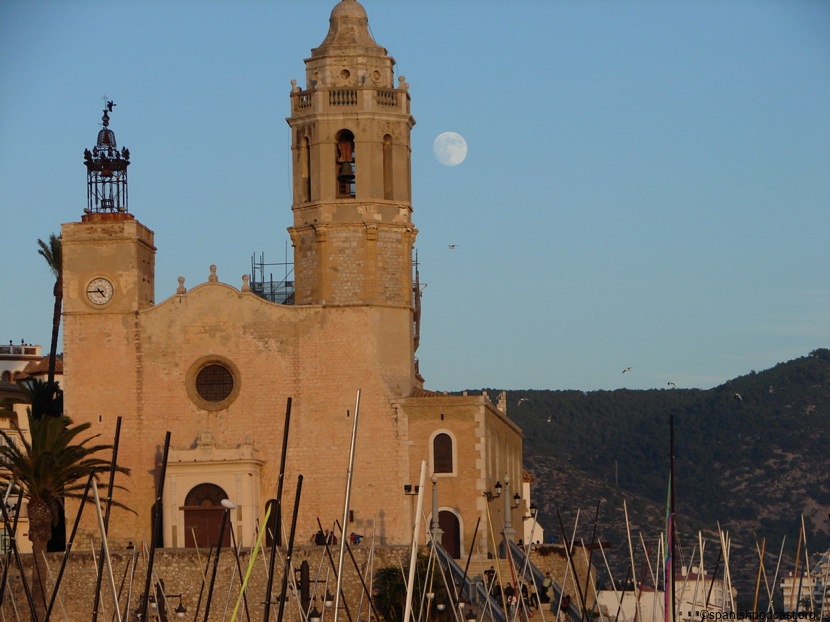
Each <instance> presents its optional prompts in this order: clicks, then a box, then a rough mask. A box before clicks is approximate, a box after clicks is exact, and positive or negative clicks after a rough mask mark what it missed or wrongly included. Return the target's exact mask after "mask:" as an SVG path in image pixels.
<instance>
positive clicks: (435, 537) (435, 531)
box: [430, 473, 444, 542]
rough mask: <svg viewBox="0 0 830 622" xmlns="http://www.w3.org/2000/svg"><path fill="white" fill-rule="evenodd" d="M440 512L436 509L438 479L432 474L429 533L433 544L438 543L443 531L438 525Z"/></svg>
mask: <svg viewBox="0 0 830 622" xmlns="http://www.w3.org/2000/svg"><path fill="white" fill-rule="evenodd" d="M440 514H441V510H440V509H439V507H438V478H437V477H436V475H435V473H433V474H432V524H431V525H430V533H431V534H432V541H433V542H440V541H441V536H443V535H444V531H443V530H442V529H441V527H440V525H439V524H438V518H439V515H440Z"/></svg>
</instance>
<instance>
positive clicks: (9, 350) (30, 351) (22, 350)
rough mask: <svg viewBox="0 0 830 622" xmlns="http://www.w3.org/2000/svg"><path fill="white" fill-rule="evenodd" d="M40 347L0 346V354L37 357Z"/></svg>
mask: <svg viewBox="0 0 830 622" xmlns="http://www.w3.org/2000/svg"><path fill="white" fill-rule="evenodd" d="M37 350H38V346H11V345H9V346H0V354H20V355H26V356H37V354H38V352H37Z"/></svg>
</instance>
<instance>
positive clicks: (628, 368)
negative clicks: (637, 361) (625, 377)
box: [621, 367, 631, 374]
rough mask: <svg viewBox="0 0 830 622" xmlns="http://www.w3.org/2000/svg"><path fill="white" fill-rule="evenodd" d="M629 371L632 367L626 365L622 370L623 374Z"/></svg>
mask: <svg viewBox="0 0 830 622" xmlns="http://www.w3.org/2000/svg"><path fill="white" fill-rule="evenodd" d="M627 371H631V368H630V367H626V368H625V369H624V370H622V372H621V373H623V374H624V373H625V372H627Z"/></svg>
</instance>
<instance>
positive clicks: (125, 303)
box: [61, 101, 156, 324]
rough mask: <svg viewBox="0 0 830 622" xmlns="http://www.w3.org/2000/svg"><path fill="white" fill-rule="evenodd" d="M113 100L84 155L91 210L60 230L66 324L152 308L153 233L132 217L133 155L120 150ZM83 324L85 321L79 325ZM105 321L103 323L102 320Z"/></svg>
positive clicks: (105, 110)
mask: <svg viewBox="0 0 830 622" xmlns="http://www.w3.org/2000/svg"><path fill="white" fill-rule="evenodd" d="M114 106H115V104H114V103H113V102H112V101H108V102H107V104H106V107H105V109H104V116H103V117H102V120H101V121H102V126H103V127H102V129H101V130H100V131H99V132H98V139H97V140H96V143H95V146H94V147H93V148H92V150H89V149H85V150H84V164H85V166H86V172H87V206H86V208H84V213H83V215H82V216H81V221H80V222H73V223H66V224H64V225H63V226H62V228H61V242H62V246H63V283H64V312H65V317H66V321H67V322H68V323H70V324H71V323H72V322H74V321H75V319H74V318H76V317H77V318H81V317H99V318H100V317H102V316H106V315H111V314H118V313H130V312H135V311H139V310H141V309H144V308H146V307H149V306H152V305H153V295H154V269H155V252H156V249H155V246H153V232H152V231H151V230H150V229H148V228H147V227H145V226H144V225H142V224H141V223H140V222H138V221H137V220H136V219H135V217H134V216H133V215H132V214H131V213H130V212H129V209H128V203H127V199H128V196H127V167H128V166H129V165H130V151H129V149H127V148H126V147H122V148H121V150H120V151H119V149H118V144H117V142H116V140H115V132H113V131H112V130H111V129H110V128H109V124H110V114H111V113H112V111H113V107H114ZM79 321H81V320H79ZM97 321H100V320H97Z"/></svg>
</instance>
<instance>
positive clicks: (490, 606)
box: [433, 542, 507, 622]
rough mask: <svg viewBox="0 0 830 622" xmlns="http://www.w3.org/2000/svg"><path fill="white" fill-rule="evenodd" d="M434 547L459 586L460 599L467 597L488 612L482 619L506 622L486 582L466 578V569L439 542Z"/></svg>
mask: <svg viewBox="0 0 830 622" xmlns="http://www.w3.org/2000/svg"><path fill="white" fill-rule="evenodd" d="M433 545H434V546H435V552H436V553H437V554H438V561H439V562H440V563H441V565H443V566H444V568H446V569H447V570H449V571H450V574H451V575H452V578H453V583H455V584H456V585H457V586H458V594H459V598H464V597H466V599H467V602H469V603H470V604H473V603H474V604H476V605H478V606H479V607H481V610H482V612H486V615H487V617H485V616H484V615H482V617H481V618H480V619H482V620H493V621H494V622H506V620H507V616H505V615H504V610H502V608H501V607H500V606H499V604H498V603H497V602H496V599H495V598H492V597H491V596H490V593H489V592H488V591H487V588H486V587H485V585H484V582H482V581H475V580H473V579H472V578H471V577H470V576H466V577H465V576H464V569H463V568H462V567H461V566H459V565H458V563H457V562H456V561H455V560H454V559H453V558H452V557H451V556H450V554H449V553H447V551H446V549H445V548H444V547H443V546H441V545H440V544H439V543H438V542H434V543H433ZM462 582H463V584H462Z"/></svg>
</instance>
